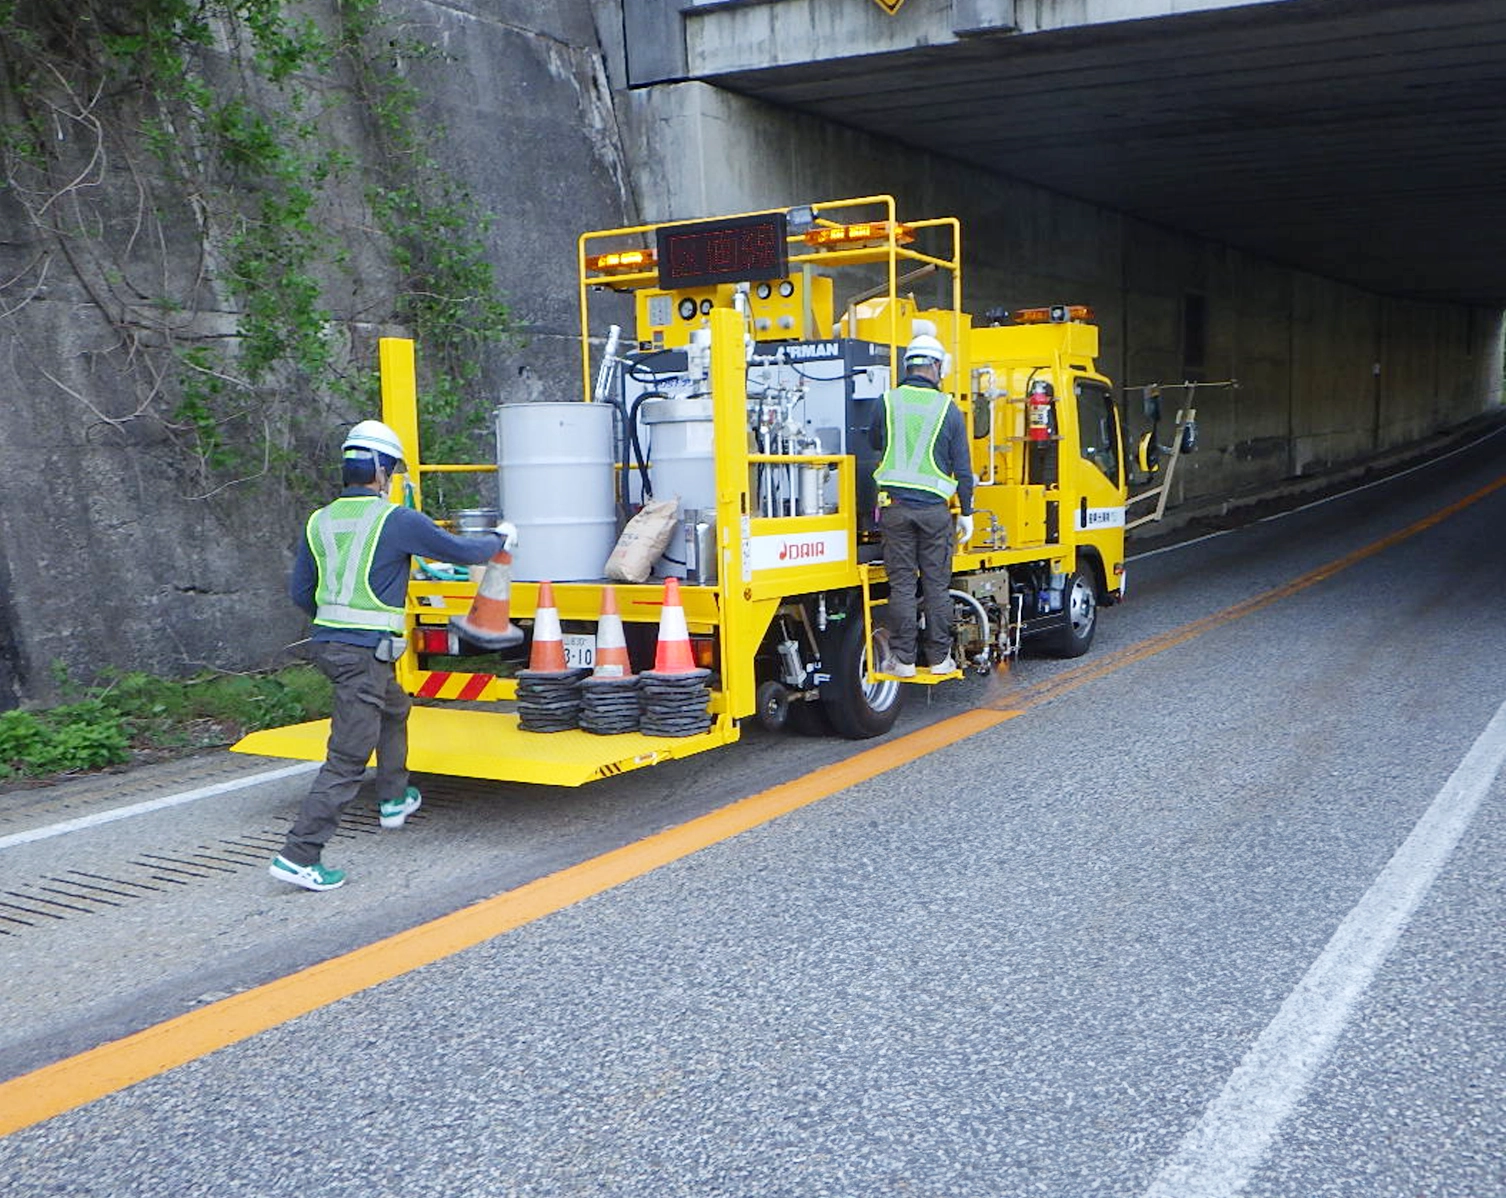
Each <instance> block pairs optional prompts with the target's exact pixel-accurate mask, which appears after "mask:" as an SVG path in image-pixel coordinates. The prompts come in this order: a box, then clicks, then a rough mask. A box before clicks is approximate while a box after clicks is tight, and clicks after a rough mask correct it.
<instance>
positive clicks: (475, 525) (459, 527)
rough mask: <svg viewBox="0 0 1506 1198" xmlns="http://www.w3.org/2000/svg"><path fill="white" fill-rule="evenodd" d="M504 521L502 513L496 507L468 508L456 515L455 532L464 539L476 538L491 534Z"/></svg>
mask: <svg viewBox="0 0 1506 1198" xmlns="http://www.w3.org/2000/svg"><path fill="white" fill-rule="evenodd" d="M501 519H502V513H501V512H500V511H498V510H497V509H496V508H494V507H468V508H463V509H462V510H460V511H458V512H456V513H455V531H456V532H457V533H458V534H459V535H460V536H462V537H474V536H477V535H478V534H480V533H484V532H491V531H492V530H493V529H494V528H496V527H497V523H498V521H500V520H501Z"/></svg>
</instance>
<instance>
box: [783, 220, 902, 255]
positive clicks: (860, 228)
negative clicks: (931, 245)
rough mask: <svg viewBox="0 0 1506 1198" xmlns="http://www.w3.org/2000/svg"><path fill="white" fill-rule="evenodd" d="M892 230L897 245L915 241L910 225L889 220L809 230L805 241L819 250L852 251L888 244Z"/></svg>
mask: <svg viewBox="0 0 1506 1198" xmlns="http://www.w3.org/2000/svg"><path fill="white" fill-rule="evenodd" d="M891 229H892V230H893V236H894V243H895V244H896V245H907V244H909V243H910V242H912V241H914V240H915V230H914V229H913V228H911V227H910V226H909V225H905V224H894V223H891V222H890V221H887V220H870V221H862V222H860V223H858V224H855V225H825V226H823V227H821V228H819V229H808V230H806V233H805V240H806V243H807V244H809V245H813V246H816V247H817V248H818V249H820V248H824V249H829V250H841V249H851V248H852V247H854V246H860V245H877V244H879V243H881V242H887V241H888V240H889V237H890V230H891Z"/></svg>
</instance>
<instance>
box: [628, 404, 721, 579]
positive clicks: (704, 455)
mask: <svg viewBox="0 0 1506 1198" xmlns="http://www.w3.org/2000/svg"><path fill="white" fill-rule="evenodd" d="M711 411H712V409H711V401H710V400H709V399H700V398H697V399H658V400H649V401H648V402H647V403H645V404H644V405H643V408H642V411H641V412H640V414H639V420H641V421H642V422H643V423H644V424H645V425H647V426H648V429H649V437H648V441H649V444H648V457H649V461H650V463H651V465H650V467H649V477H650V478H651V479H652V480H653V484H654V498H655V499H670V498H672V497H675V496H678V497H679V500H680V516H681V518H679V519H677V520H676V521H675V531H674V534H673V535H672V536H671V537H670V540H669V545H668V546H667V547H666V548H665V550H664V556H663V557H662V558H660V559H659V560H658V562H656V563H655V564H654V573H655V574H657V575H659V576H660V577H663V576H665V575H669V574H673V575H675V576H676V577H677V578H684V577H685V572H686V571H685V565H686V562H687V560H688V559H687V557H686V545H685V521H684V519H683V517H684V514H685V513H686V512H687V511H702V512H707V513H710V515H711V516H713V517H714V516H715V513H716V433H715V426H714V425H713V424H712V420H711Z"/></svg>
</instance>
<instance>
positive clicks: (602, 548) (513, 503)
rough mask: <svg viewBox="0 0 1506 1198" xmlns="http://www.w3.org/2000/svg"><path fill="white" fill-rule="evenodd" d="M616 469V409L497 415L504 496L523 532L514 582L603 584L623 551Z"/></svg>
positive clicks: (508, 515)
mask: <svg viewBox="0 0 1506 1198" xmlns="http://www.w3.org/2000/svg"><path fill="white" fill-rule="evenodd" d="M613 464H614V463H613V456H612V406H611V405H610V404H605V403H514V404H503V405H502V406H501V407H499V408H498V409H497V471H498V486H497V493H498V497H499V498H500V499H501V502H502V515H503V518H504V519H506V520H510V521H511V522H512V523H513V524H514V525H516V527H517V530H518V548H517V550H516V551H515V552H514V554H513V564H512V576H513V578H515V579H521V580H525V581H529V582H539V581H542V580H543V579H548V580H549V581H551V582H570V581H580V580H582V579H596V578H601V577H602V572H603V571H604V570H605V569H606V564H607V558H608V557H610V556H611V553H612V547H613V546H614V545H616V543H617V504H616V497H615V495H614V493H613V486H612V484H613V478H614V474H613Z"/></svg>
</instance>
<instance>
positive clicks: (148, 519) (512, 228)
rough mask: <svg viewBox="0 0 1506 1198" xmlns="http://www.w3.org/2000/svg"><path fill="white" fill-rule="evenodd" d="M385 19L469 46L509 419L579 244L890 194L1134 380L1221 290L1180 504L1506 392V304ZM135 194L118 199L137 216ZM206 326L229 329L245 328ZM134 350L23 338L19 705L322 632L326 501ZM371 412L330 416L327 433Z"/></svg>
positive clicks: (535, 50) (484, 8) (558, 353)
mask: <svg viewBox="0 0 1506 1198" xmlns="http://www.w3.org/2000/svg"><path fill="white" fill-rule="evenodd" d="M392 15H393V16H394V17H395V18H401V19H402V21H404V22H405V23H406V24H408V25H409V26H411V28H412V29H413V30H414V31H415V32H417V33H418V34H420V35H422V36H424V37H427V38H429V39H431V40H434V41H436V42H437V43H438V44H439V45H440V46H441V47H442V48H443V49H444V50H445V51H446V52H447V54H448V55H449V56H450V57H448V58H446V59H442V60H435V61H432V62H417V63H414V64H412V67H411V71H412V77H413V79H414V81H415V83H416V84H417V85H418V86H420V87H421V88H422V90H423V92H424V95H425V96H426V99H427V102H428V104H429V105H430V106H431V108H430V112H431V113H432V118H433V122H434V128H435V131H436V133H435V136H436V145H437V153H438V154H439V155H440V156H442V158H443V160H444V161H445V163H446V165H447V168H448V169H449V170H450V171H451V172H452V173H453V174H454V175H455V177H456V179H457V181H458V182H459V183H461V184H462V185H464V186H466V187H468V188H470V189H471V191H472V193H473V194H474V195H475V197H476V199H477V202H478V204H479V205H480V206H481V207H482V208H483V209H488V210H491V211H494V212H497V213H499V214H502V216H503V217H504V219H502V220H499V221H498V222H497V223H496V225H495V226H494V227H493V228H492V229H491V230H490V232H489V233H488V234H487V237H488V251H489V253H490V255H491V257H492V260H493V263H494V265H495V267H496V271H497V278H498V282H499V285H500V288H501V290H502V292H503V294H504V295H505V296H506V297H507V299H508V300H509V302H510V303H511V305H512V307H513V309H514V311H515V312H516V313H517V315H518V317H519V319H520V321H521V324H522V330H523V333H524V335H525V337H526V339H527V342H526V344H524V345H523V346H522V347H520V348H519V349H517V350H516V352H506V353H501V354H497V355H494V356H493V357H492V358H490V359H488V360H487V361H485V362H484V363H483V364H482V368H483V372H484V377H485V380H486V383H485V386H486V393H487V394H488V395H491V396H494V397H495V398H496V399H497V400H498V401H503V400H519V401H521V400H532V399H561V398H574V397H576V396H577V395H578V394H579V380H580V371H579V357H578V343H577V339H576V336H577V334H576V319H575V316H576V312H575V293H574V279H575V253H576V245H575V239H576V236H577V235H578V234H579V233H580V232H581V231H582V230H585V229H593V228H606V227H613V226H617V225H622V224H628V223H633V222H635V221H637V220H641V219H650V220H651V219H658V218H668V217H694V216H701V215H710V214H715V213H717V212H719V211H736V210H743V209H747V208H756V207H762V206H775V205H784V204H791V203H796V202H801V201H807V200H811V199H820V198H839V197H842V196H853V195H861V194H867V193H873V192H893V193H895V194H896V195H897V196H898V198H899V200H900V203H901V206H902V209H903V210H904V211H906V212H909V213H915V214H919V215H955V216H957V217H959V218H960V219H961V220H962V221H963V225H964V237H965V245H966V247H967V254H966V258H967V295H966V303H967V306H968V307H969V309H970V310H972V311H975V312H981V311H982V310H983V309H984V308H986V307H989V306H994V305H1000V304H1002V305H1005V306H1019V305H1021V304H1025V303H1035V302H1051V301H1056V300H1063V299H1066V300H1072V301H1080V302H1086V303H1090V304H1092V305H1093V306H1094V307H1095V308H1096V309H1097V310H1098V313H1099V319H1100V322H1101V324H1102V328H1103V335H1104V353H1103V356H1102V366H1103V368H1104V370H1105V372H1106V373H1107V374H1109V376H1110V377H1111V378H1113V379H1115V381H1116V382H1118V383H1120V384H1122V385H1134V384H1143V383H1148V382H1156V381H1159V382H1163V383H1165V382H1170V381H1176V380H1178V379H1180V377H1181V374H1182V360H1181V344H1180V338H1181V321H1182V316H1181V305H1182V303H1183V298H1184V296H1185V295H1186V294H1187V293H1189V292H1191V293H1197V294H1202V295H1204V296H1205V297H1206V300H1207V312H1208V323H1207V343H1208V353H1207V360H1206V361H1205V363H1204V370H1203V374H1204V377H1206V378H1210V379H1216V378H1229V377H1234V378H1238V379H1239V380H1240V381H1241V384H1242V385H1241V388H1240V390H1239V391H1237V392H1234V393H1227V392H1221V391H1216V392H1211V393H1209V394H1208V395H1207V397H1206V398H1200V400H1199V404H1198V406H1199V411H1200V414H1201V416H1202V418H1203V430H1202V431H1203V438H1202V444H1203V449H1202V451H1201V452H1200V453H1199V454H1198V455H1196V456H1195V457H1194V458H1192V459H1190V460H1189V462H1188V469H1187V470H1186V471H1185V473H1184V475H1183V494H1184V496H1185V497H1187V498H1198V497H1213V496H1218V495H1223V494H1227V493H1230V492H1233V491H1235V490H1237V489H1239V488H1241V487H1245V486H1251V485H1256V484H1267V483H1276V482H1279V481H1280V480H1281V479H1283V478H1286V477H1289V476H1291V475H1293V474H1299V473H1314V472H1317V471H1319V470H1320V469H1322V468H1323V466H1324V465H1325V464H1327V463H1338V462H1343V461H1347V460H1350V459H1355V458H1361V457H1363V456H1365V455H1368V454H1371V453H1373V452H1375V451H1376V450H1377V449H1383V448H1387V447H1390V446H1395V445H1398V444H1402V443H1404V442H1406V441H1409V440H1412V439H1415V438H1418V437H1422V436H1424V435H1426V434H1429V433H1431V432H1433V431H1435V430H1437V429H1440V428H1444V427H1448V426H1452V425H1455V424H1458V423H1460V422H1462V421H1465V420H1467V419H1469V418H1470V417H1472V416H1474V415H1477V414H1478V413H1480V412H1481V411H1482V410H1484V409H1486V408H1488V407H1490V406H1492V405H1494V404H1496V403H1497V402H1498V397H1499V393H1500V361H1501V337H1502V326H1501V316H1500V313H1498V312H1495V311H1483V310H1482V311H1474V312H1471V311H1469V310H1466V309H1460V308H1452V307H1445V306H1429V305H1416V304H1408V303H1404V302H1401V301H1396V300H1388V299H1383V298H1380V297H1377V296H1373V295H1366V294H1364V293H1361V292H1357V291H1355V290H1353V289H1351V288H1345V287H1342V286H1340V285H1337V284H1334V283H1331V282H1329V281H1326V280H1323V279H1319V278H1315V277H1313V276H1310V275H1305V274H1302V273H1300V272H1294V271H1290V270H1286V269H1284V268H1282V267H1279V266H1276V265H1273V264H1271V263H1266V262H1261V261H1257V260H1254V259H1251V258H1250V257H1248V256H1246V255H1241V254H1238V253H1235V252H1232V251H1229V250H1227V249H1224V248H1221V247H1219V246H1215V245H1209V244H1206V243H1201V242H1198V241H1195V240H1193V239H1190V238H1186V237H1182V236H1178V235H1176V234H1173V233H1169V232H1167V231H1165V230H1161V229H1157V228H1154V227H1151V226H1149V225H1146V224H1143V223H1139V222H1132V221H1127V220H1125V219H1124V218H1122V217H1120V216H1119V215H1117V214H1115V213H1112V212H1106V211H1102V210H1098V209H1094V208H1092V207H1090V206H1087V205H1084V204H1081V203H1078V202H1075V201H1072V200H1067V199H1063V198H1061V197H1059V196H1055V195H1052V194H1051V192H1050V191H1049V190H1047V189H1045V188H1042V187H1037V186H1031V185H1027V184H1025V183H1022V182H1017V181H1011V180H1007V179H999V178H993V177H990V176H988V175H986V174H983V173H981V172H979V171H976V170H971V169H967V168H964V167H962V166H960V165H958V164H957V163H954V162H951V161H947V160H942V159H938V158H935V157H933V156H928V155H926V154H923V153H919V152H917V151H914V150H910V149H906V148H905V147H902V146H898V145H895V144H890V143H885V142H883V141H881V140H878V139H874V138H871V137H866V136H862V135H859V134H856V133H854V132H853V131H851V130H847V129H843V128H838V127H833V126H828V125H822V124H819V123H817V122H814V121H812V120H810V119H808V118H804V117H801V116H799V115H796V114H791V113H787V112H782V111H777V110H774V109H771V108H769V107H768V106H765V105H761V104H758V103H754V102H751V101H748V100H744V99H741V98H739V97H736V96H733V95H731V94H728V93H724V92H719V91H717V90H716V89H713V88H710V87H707V86H704V85H698V84H680V85H669V86H662V87H655V88H651V89H647V90H644V91H633V92H629V91H627V90H626V89H625V88H624V87H623V85H622V81H623V78H624V75H623V72H622V70H621V62H622V41H621V39H622V27H623V11H622V3H621V0H561V2H560V3H558V4H556V5H550V6H538V5H533V4H529V3H527V0H443V2H440V0H394V3H393V5H392ZM349 142H350V148H351V151H352V153H353V154H355V155H356V156H357V157H361V156H362V155H364V154H366V153H367V148H366V147H365V146H364V145H363V144H362V142H361V139H360V137H359V136H358V135H357V134H355V133H352V134H351V135H350V138H349ZM135 202H136V200H135V193H134V191H133V190H132V189H130V188H127V189H126V190H125V191H124V192H122V194H121V197H120V199H119V213H120V214H123V215H122V219H125V218H126V217H129V215H130V214H132V213H134V210H135V209H134V205H135ZM349 208H350V210H351V211H359V205H358V204H356V203H352V204H350V205H349ZM12 215H14V214H12ZM336 215H339V214H338V213H337V214H336ZM126 223H127V224H129V220H126ZM10 227H11V228H12V229H13V230H15V232H16V237H15V239H14V242H13V243H12V244H9V245H8V246H7V248H6V251H5V253H6V255H9V257H8V258H7V260H10V259H14V260H15V261H14V262H13V263H12V265H13V270H12V271H10V272H8V273H18V272H19V269H20V268H19V265H17V264H18V263H19V264H22V265H24V263H25V262H27V261H31V260H32V259H33V258H35V257H36V251H37V247H36V246H35V245H34V244H32V243H31V242H30V241H28V240H27V238H26V236H25V235H24V234H25V232H26V226H25V223H24V222H23V221H21V220H19V219H14V220H12V221H11V225H10ZM357 232H359V230H358V231H357ZM353 244H356V245H358V246H359V245H364V241H363V240H362V239H361V238H360V237H354V238H353ZM363 262H364V259H363ZM379 268H380V263H378V262H376V261H374V260H373V261H372V262H369V263H366V264H365V265H364V266H363V272H362V273H363V274H366V273H369V274H370V275H371V276H372V278H373V279H374V280H375V282H374V283H373V284H372V285H371V289H370V291H368V290H367V289H366V287H367V284H366V283H365V282H363V281H362V279H361V278H359V277H358V278H357V280H356V282H355V285H354V287H353V289H350V290H348V291H347V292H346V293H332V294H331V296H330V297H329V298H330V302H331V305H332V307H333V308H334V309H335V316H336V318H337V319H339V320H347V321H350V322H351V328H352V336H353V338H354V343H353V346H352V354H353V359H352V360H353V361H354V362H356V363H358V364H363V366H364V367H369V365H370V363H371V361H372V358H373V355H374V344H373V342H374V338H375V337H376V335H378V334H379V333H399V332H401V330H398V329H389V328H385V327H383V328H377V327H373V326H370V325H369V324H367V323H363V314H364V313H366V312H368V311H369V310H370V309H371V308H372V307H373V306H374V297H376V296H380V294H381V292H382V288H381V286H380V285H379V284H380V283H381V280H380V279H379V278H377V276H378V275H379V273H380V270H379ZM349 286H350V282H349V281H348V280H347V287H349ZM203 319H205V320H208V321H213V320H221V319H223V320H224V321H225V322H226V327H227V329H228V328H229V327H231V322H232V321H233V313H230V312H224V313H221V312H219V311H218V310H213V311H206V312H205V313H204V316H203ZM594 331H595V332H596V333H597V334H601V333H603V332H604V330H594ZM117 340H118V338H116V337H115V336H114V335H113V333H112V329H111V327H110V325H109V323H108V321H107V320H102V319H101V318H100V316H99V313H98V312H97V310H96V309H95V308H94V307H92V306H91V300H90V297H89V295H88V294H86V293H84V292H83V291H81V290H79V289H78V288H71V287H69V286H67V285H65V283H64V281H63V280H62V277H61V276H59V277H58V278H57V279H54V280H50V281H49V287H48V288H47V289H46V290H44V291H39V292H38V293H37V294H35V295H33V296H29V297H28V302H27V303H26V304H25V305H22V306H20V307H19V308H17V309H16V310H15V311H12V312H9V314H8V317H7V319H5V320H4V321H0V375H3V378H4V390H5V393H6V395H7V396H8V397H9V399H8V400H7V402H8V403H9V405H10V414H9V415H8V416H7V418H6V420H5V421H4V422H0V709H3V708H6V707H10V706H14V705H15V704H17V703H21V702H32V701H47V700H54V699H57V698H59V697H60V695H59V691H58V687H57V686H56V682H55V679H54V676H53V669H54V667H56V666H61V667H63V668H65V669H66V670H67V671H68V672H69V674H70V676H71V677H72V678H73V679H74V680H77V681H82V682H87V681H91V680H93V679H94V678H96V677H97V676H98V673H99V671H100V670H101V669H104V668H106V667H115V668H118V669H145V670H150V671H153V672H156V673H162V674H173V673H179V674H183V673H191V672H194V671H196V670H198V669H201V668H203V667H206V666H208V667H214V668H218V669H234V670H240V669H251V668H256V667H259V666H265V665H268V664H271V663H274V662H277V661H280V660H285V659H286V647H287V646H288V645H289V644H290V643H291V642H294V641H296V640H297V639H298V638H299V637H301V636H302V635H304V629H305V627H306V625H305V622H304V620H303V618H302V616H301V615H300V613H298V612H296V611H295V610H294V609H293V608H292V606H291V605H290V604H289V603H288V601H287V599H286V597H285V595H284V593H283V584H284V579H285V576H286V571H287V567H288V564H289V562H290V560H291V547H292V545H293V544H294V543H295V541H296V539H297V537H298V535H299V530H300V528H301V525H302V520H303V518H304V516H305V515H306V512H305V510H304V508H303V507H302V505H301V504H299V503H295V502H294V501H292V500H291V499H288V498H286V497H282V498H277V497H268V496H265V495H260V494H257V493H254V492H253V493H242V492H240V491H237V490H235V489H233V488H232V489H227V490H223V491H217V492H216V493H214V494H212V495H210V496H203V495H200V494H196V488H194V487H192V486H189V485H187V484H186V483H185V481H184V479H183V478H181V477H180V475H179V473H178V471H177V468H176V467H175V465H174V463H173V460H172V459H171V457H170V455H169V453H168V452H167V451H168V446H167V444H166V439H165V438H164V437H163V436H162V435H161V433H160V430H159V429H157V428H156V426H154V425H151V424H149V423H144V422H142V421H134V422H132V421H131V420H130V419H129V417H130V416H131V414H132V412H133V411H134V409H135V406H136V404H137V402H138V400H137V397H136V396H134V395H133V394H131V393H130V392H129V391H127V390H124V389H123V387H122V384H121V380H120V378H119V372H118V371H116V370H114V369H112V368H111V367H110V362H111V359H110V358H109V353H110V352H111V349H112V346H114V345H115V343H116V342H117ZM419 353H420V354H422V353H423V347H422V346H420V347H419ZM1376 361H1379V362H1380V364H1381V369H1380V373H1379V375H1376V374H1375V373H1374V370H1373V366H1374V363H1375V362H1376ZM1169 402H1170V403H1174V402H1175V399H1174V397H1171V398H1170V399H1169ZM91 413H98V414H100V415H101V416H102V417H103V418H104V420H103V421H101V420H100V419H92V420H91V419H90V414H91ZM352 416H353V414H351V413H329V414H328V415H327V418H326V417H325V416H324V415H323V414H321V420H327V435H328V436H329V437H334V436H337V435H338V434H337V430H338V429H339V428H341V427H343V422H344V421H346V420H348V419H350V418H352ZM321 427H322V428H323V427H326V426H325V425H323V424H322V425H321ZM483 448H484V447H483ZM483 456H484V454H483ZM83 579H87V582H88V585H87V586H78V585H75V584H77V583H78V582H79V581H80V580H83Z"/></svg>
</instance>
